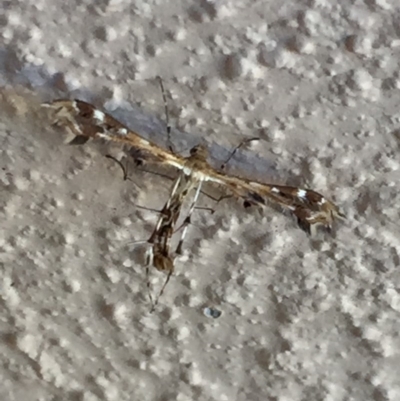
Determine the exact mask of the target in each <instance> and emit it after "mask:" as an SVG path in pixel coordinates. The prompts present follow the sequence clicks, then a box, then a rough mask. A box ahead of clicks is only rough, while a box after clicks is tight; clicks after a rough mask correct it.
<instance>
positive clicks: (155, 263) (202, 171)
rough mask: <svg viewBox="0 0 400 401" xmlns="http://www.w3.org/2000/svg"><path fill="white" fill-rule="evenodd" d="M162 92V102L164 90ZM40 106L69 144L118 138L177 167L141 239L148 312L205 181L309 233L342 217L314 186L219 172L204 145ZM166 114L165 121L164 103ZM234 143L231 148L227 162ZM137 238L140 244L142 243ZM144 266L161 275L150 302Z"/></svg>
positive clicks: (88, 110) (62, 104)
mask: <svg viewBox="0 0 400 401" xmlns="http://www.w3.org/2000/svg"><path fill="white" fill-rule="evenodd" d="M162 89H163V88H162ZM163 96H164V102H165V94H164V91H163ZM43 107H45V108H47V109H49V110H50V111H51V112H52V115H53V124H55V125H57V126H61V127H64V128H65V129H66V130H67V133H68V137H67V141H66V142H67V143H69V144H76V145H81V144H85V143H86V142H87V141H88V140H89V139H96V138H98V139H103V140H106V141H114V142H119V143H122V144H127V145H129V146H130V147H131V148H132V149H133V155H134V157H135V159H136V161H137V162H138V164H139V163H143V162H155V163H157V164H161V165H166V166H172V167H174V168H175V169H177V170H178V171H179V173H178V176H177V178H176V180H175V181H174V184H173V185H172V189H171V192H170V195H169V198H168V200H167V201H166V203H165V205H164V207H163V208H162V210H161V212H160V217H159V219H158V221H157V223H156V226H155V228H154V230H153V233H152V234H151V236H150V238H149V239H148V240H147V241H144V242H146V243H147V245H148V249H147V251H146V277H147V288H148V293H149V298H150V302H151V304H152V306H151V310H152V311H153V310H154V309H155V307H156V305H157V303H158V300H159V298H160V296H161V295H162V294H163V292H164V290H165V287H166V285H167V284H168V282H169V280H170V277H171V275H172V274H173V272H174V263H175V257H176V255H179V254H180V253H181V252H182V246H183V242H184V239H185V236H186V233H187V229H188V226H189V224H190V221H191V215H192V213H193V211H194V210H195V208H196V203H197V201H198V199H199V196H200V193H201V188H202V186H203V184H204V183H205V182H210V183H213V184H215V185H217V186H220V187H221V188H222V189H224V190H225V191H226V192H228V193H229V194H231V195H232V196H234V197H236V198H239V199H241V200H242V201H243V203H244V206H246V207H249V206H261V207H267V206H268V205H272V206H278V207H279V208H280V209H282V210H283V211H285V212H289V213H290V214H292V215H293V216H294V217H295V219H296V221H297V223H298V226H299V227H300V228H301V229H302V230H304V231H306V232H307V233H309V234H313V233H314V231H315V229H316V228H317V227H318V226H322V227H323V228H325V229H326V230H327V231H329V232H330V231H331V228H332V225H333V223H334V221H335V220H336V219H343V218H344V215H343V213H342V212H341V211H340V210H339V208H338V207H337V206H336V205H335V204H334V203H333V202H332V201H330V200H328V199H327V198H325V197H324V196H323V195H321V194H320V193H318V192H316V191H314V190H311V189H304V188H298V187H293V186H287V185H276V184H271V183H262V182H259V181H253V180H249V179H246V178H242V177H238V176H232V175H229V174H227V173H225V171H224V169H223V168H220V169H216V168H214V167H213V166H211V165H210V164H209V162H208V161H207V156H208V152H207V149H206V147H205V146H203V145H198V146H195V147H194V148H192V149H191V150H190V155H189V156H188V157H184V156H181V155H179V154H176V153H175V152H173V151H172V149H169V150H166V149H163V148H162V147H160V146H158V145H157V144H155V143H153V142H151V141H149V140H147V139H145V138H143V137H141V136H140V135H139V134H138V133H136V132H134V131H132V130H130V129H129V128H128V127H126V126H125V125H123V124H122V123H120V122H119V121H118V120H116V119H115V118H113V117H112V116H111V115H109V114H108V113H105V112H103V111H101V110H98V109H96V108H95V107H94V106H92V105H91V104H89V103H86V102H84V101H81V100H65V99H61V100H55V101H53V102H50V103H44V104H43ZM166 113H167V119H168V111H167V107H166ZM168 134H169V131H168ZM240 146H241V145H239V147H240ZM239 147H237V148H235V150H234V151H233V152H232V153H231V155H230V157H229V158H228V160H230V158H231V157H232V156H233V155H234V153H235V152H236V150H237V149H238V148H239ZM228 160H227V161H228ZM227 161H226V162H227ZM226 162H225V163H224V164H223V165H222V166H224V165H225V164H226ZM193 191H195V192H194V195H193V197H192V201H191V204H190V207H189V210H188V214H187V216H186V217H185V219H184V222H183V225H182V227H181V230H182V232H181V238H180V240H179V243H178V246H177V248H176V249H175V251H172V250H171V239H172V237H173V235H174V233H175V232H176V230H177V227H176V225H177V222H178V219H179V218H180V215H181V211H182V206H183V203H184V201H185V200H186V199H189V198H190V195H191V194H192V193H193ZM139 242H141V243H143V241H139ZM150 266H152V267H154V268H156V269H157V270H160V271H163V272H165V273H166V274H167V277H166V279H165V281H164V284H163V285H162V287H161V290H160V292H159V293H158V295H157V297H156V298H155V301H153V298H152V295H151V289H150V281H149V267H150Z"/></svg>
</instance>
